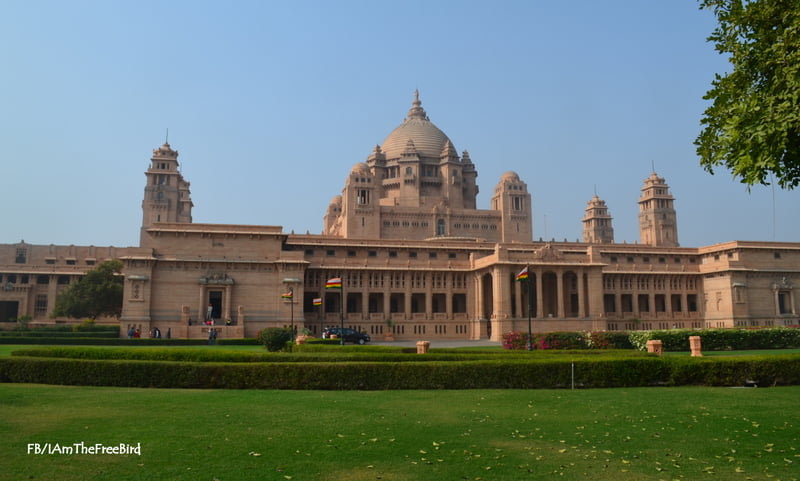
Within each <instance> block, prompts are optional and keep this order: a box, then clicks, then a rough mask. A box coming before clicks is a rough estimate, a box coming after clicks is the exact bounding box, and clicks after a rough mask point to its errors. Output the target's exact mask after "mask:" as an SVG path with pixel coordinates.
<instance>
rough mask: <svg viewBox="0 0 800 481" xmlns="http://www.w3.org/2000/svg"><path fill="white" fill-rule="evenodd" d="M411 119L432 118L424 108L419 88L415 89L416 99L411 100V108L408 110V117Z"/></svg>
mask: <svg viewBox="0 0 800 481" xmlns="http://www.w3.org/2000/svg"><path fill="white" fill-rule="evenodd" d="M410 119H422V120H430V119H429V118H428V114H427V113H425V109H423V108H422V101H421V100H420V99H419V90H414V101H413V102H411V108H410V109H409V110H408V117H407V118H406V120H410Z"/></svg>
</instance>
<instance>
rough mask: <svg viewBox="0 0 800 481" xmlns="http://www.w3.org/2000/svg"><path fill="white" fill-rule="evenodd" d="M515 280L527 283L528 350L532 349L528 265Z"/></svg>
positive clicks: (531, 300) (531, 306)
mask: <svg viewBox="0 0 800 481" xmlns="http://www.w3.org/2000/svg"><path fill="white" fill-rule="evenodd" d="M516 280H517V281H519V282H525V283H526V284H528V350H529V351H533V328H532V322H531V311H532V310H533V294H532V291H533V285H532V284H531V278H530V275H529V273H528V266H525V268H524V269H522V270H521V271H519V274H517V277H516Z"/></svg>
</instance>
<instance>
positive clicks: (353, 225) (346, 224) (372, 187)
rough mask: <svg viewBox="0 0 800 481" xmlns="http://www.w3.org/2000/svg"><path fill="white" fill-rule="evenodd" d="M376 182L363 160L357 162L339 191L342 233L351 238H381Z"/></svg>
mask: <svg viewBox="0 0 800 481" xmlns="http://www.w3.org/2000/svg"><path fill="white" fill-rule="evenodd" d="M376 184H377V181H376V179H375V178H374V176H373V174H372V172H371V171H370V168H369V166H368V165H367V164H365V163H363V162H362V163H358V164H356V165H354V166H353V168H352V169H351V170H350V175H349V176H348V177H347V181H346V182H345V186H344V190H343V191H342V201H341V202H342V203H341V209H342V213H343V214H344V215H342V216H341V230H342V235H344V237H347V238H351V239H377V238H379V237H380V220H381V216H380V206H379V200H380V199H379V195H378V194H379V192H378V191H376V189H377V187H376Z"/></svg>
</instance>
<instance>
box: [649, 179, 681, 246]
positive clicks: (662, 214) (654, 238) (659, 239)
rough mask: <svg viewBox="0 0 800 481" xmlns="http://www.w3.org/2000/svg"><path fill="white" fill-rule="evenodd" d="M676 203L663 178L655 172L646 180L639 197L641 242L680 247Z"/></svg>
mask: <svg viewBox="0 0 800 481" xmlns="http://www.w3.org/2000/svg"><path fill="white" fill-rule="evenodd" d="M674 202H675V199H674V198H673V197H672V194H670V192H669V186H668V185H667V184H666V183H665V182H664V178H663V177H659V176H658V174H656V173H655V172H653V173H652V174H650V177H648V178H647V179H645V181H644V187H642V195H641V197H639V242H641V243H642V244H646V245H651V246H658V247H678V245H679V244H678V215H677V214H676V213H675V206H674Z"/></svg>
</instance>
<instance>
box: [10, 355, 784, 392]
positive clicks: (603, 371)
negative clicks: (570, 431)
mask: <svg viewBox="0 0 800 481" xmlns="http://www.w3.org/2000/svg"><path fill="white" fill-rule="evenodd" d="M263 354H264V355H267V356H270V355H272V356H277V357H293V356H290V355H288V354H267V353H263ZM407 357H410V358H416V359H420V360H421V359H424V358H427V356H416V355H414V356H407ZM504 357H505V356H495V358H496V359H494V360H491V359H483V360H472V361H469V360H466V361H441V360H436V361H425V362H377V361H369V362H358V361H344V360H340V359H337V362H330V359H329V360H325V361H320V362H257V363H253V362H250V363H226V362H183V361H182V362H171V361H137V360H93V359H58V358H33V357H20V356H12V357H6V358H0V382H32V383H45V384H68V385H90V386H131V387H164V388H167V387H169V388H208V389H221V388H226V389H245V388H248V389H337V390H347V389H350V390H379V389H380V390H383V389H503V388H508V389H531V388H547V389H553V388H569V387H572V386H574V387H577V388H595V387H634V386H658V385H673V386H676V385H707V386H742V385H744V384H745V383H746V382H749V381H755V382H757V383H758V385H759V386H774V385H789V384H800V355H782V356H746V357H745V356H742V357H733V358H713V359H712V358H689V357H658V356H654V355H644V356H639V357H627V358H625V357H622V358H617V357H614V356H612V357H611V358H608V359H604V358H603V356H590V357H587V358H581V359H575V360H573V359H570V358H569V357H567V356H544V357H539V356H537V355H529V356H526V357H521V356H511V357H509V358H507V359H503V358H504Z"/></svg>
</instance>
